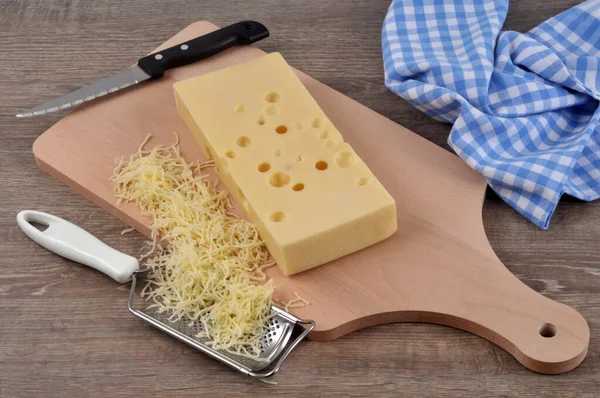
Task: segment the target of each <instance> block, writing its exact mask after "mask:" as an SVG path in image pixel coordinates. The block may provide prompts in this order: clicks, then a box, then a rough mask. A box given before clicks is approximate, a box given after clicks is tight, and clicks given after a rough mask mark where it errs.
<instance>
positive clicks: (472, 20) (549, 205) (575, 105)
mask: <svg viewBox="0 0 600 398" xmlns="http://www.w3.org/2000/svg"><path fill="white" fill-rule="evenodd" d="M507 11H508V0H496V1H494V0H453V1H441V0H440V1H436V0H394V2H393V3H392V5H391V6H390V8H389V11H388V14H387V16H386V18H385V23H384V25H383V34H382V36H383V56H384V61H385V83H386V85H387V87H388V88H389V89H390V90H392V91H393V92H395V93H397V94H398V95H400V96H401V97H402V98H404V99H405V100H407V101H408V102H410V103H411V104H412V105H414V106H415V107H416V108H418V109H420V110H421V111H423V112H425V113H426V114H428V115H429V116H431V117H433V118H435V119H437V120H441V121H444V122H447V123H454V125H453V127H452V131H451V133H450V137H449V139H448V142H449V144H450V146H451V147H452V148H453V149H454V151H455V152H456V153H457V154H458V155H459V156H460V157H461V158H462V159H463V160H464V161H465V162H467V164H468V165H469V166H471V167H472V168H474V169H475V170H477V171H479V172H480V173H481V174H483V175H484V176H485V177H486V178H487V180H488V183H489V184H490V186H491V187H492V189H493V190H494V191H495V192H496V193H498V195H499V196H500V197H501V198H502V199H504V200H505V201H506V202H507V203H508V204H510V205H511V206H513V207H514V208H515V209H516V210H517V211H518V212H520V213H521V214H523V215H524V216H525V217H527V218H528V219H530V220H531V221H532V222H534V223H535V224H536V225H538V226H539V227H540V228H543V229H546V228H548V224H549V221H550V218H551V217H552V214H553V212H554V209H555V208H556V205H557V204H558V201H559V200H560V197H561V195H562V194H563V193H567V194H569V195H572V196H574V197H576V198H579V199H582V200H586V201H590V200H594V199H597V198H598V197H600V127H599V120H600V108H599V100H600V1H587V2H585V3H582V4H580V5H578V6H576V7H574V8H571V9H569V10H567V11H565V12H563V13H562V14H560V15H557V16H556V17H554V18H552V19H550V20H548V21H546V22H544V23H542V24H541V25H539V26H537V27H535V28H534V29H532V30H530V31H529V32H527V33H518V32H513V31H502V32H501V31H500V28H501V27H502V24H503V23H504V19H505V17H506V13H507Z"/></svg>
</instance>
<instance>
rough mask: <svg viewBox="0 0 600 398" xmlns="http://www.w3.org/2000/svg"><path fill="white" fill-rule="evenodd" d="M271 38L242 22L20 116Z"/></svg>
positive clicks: (94, 95)
mask: <svg viewBox="0 0 600 398" xmlns="http://www.w3.org/2000/svg"><path fill="white" fill-rule="evenodd" d="M268 36H269V31H268V30H267V28H266V27H265V26H264V25H262V24H261V23H258V22H256V21H242V22H238V23H235V24H233V25H229V26H226V27H224V28H221V29H218V30H215V31H214V32H211V33H208V34H206V35H203V36H200V37H197V38H195V39H192V40H189V41H186V42H185V43H181V44H179V45H177V46H173V47H170V48H167V49H164V50H162V51H159V52H156V53H154V54H150V55H148V56H146V57H143V58H141V59H140V60H139V61H138V64H137V65H136V66H134V67H131V68H129V69H125V70H123V71H121V72H119V73H116V74H114V75H112V76H109V77H106V78H104V79H101V80H98V81H96V82H94V83H92V84H90V85H88V86H85V87H82V88H80V89H79V90H76V91H73V92H72V93H69V94H67V95H63V96H62V97H59V98H56V99H53V100H52V101H49V102H46V103H45V104H42V105H40V106H37V107H35V108H32V109H28V110H26V111H24V112H22V113H19V114H18V115H17V117H29V116H38V115H43V114H45V113H50V112H55V111H58V110H61V109H66V108H70V107H72V106H76V105H79V104H82V103H84V102H86V101H91V100H93V99H95V98H98V97H102V96H103V95H106V94H110V93H114V92H115V91H118V90H121V89H123V88H126V87H130V86H133V85H135V84H137V83H141V82H143V81H146V80H149V79H158V78H160V77H162V76H163V75H164V73H165V71H166V70H168V69H172V68H176V67H178V66H183V65H189V64H191V63H193V62H196V61H200V60H203V59H205V58H208V57H210V56H211V55H215V54H217V53H219V52H221V51H224V50H227V49H228V48H230V47H232V46H234V45H242V44H252V43H255V42H257V41H259V40H262V39H264V38H266V37H268Z"/></svg>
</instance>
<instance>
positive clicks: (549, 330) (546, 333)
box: [538, 323, 558, 339]
mask: <svg viewBox="0 0 600 398" xmlns="http://www.w3.org/2000/svg"><path fill="white" fill-rule="evenodd" d="M538 332H539V333H540V336H542V337H545V338H547V339H549V338H552V337H554V336H556V333H557V332H558V330H557V329H556V326H554V325H553V324H551V323H542V324H541V325H540V327H539V328H538Z"/></svg>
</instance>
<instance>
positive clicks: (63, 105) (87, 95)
mask: <svg viewBox="0 0 600 398" xmlns="http://www.w3.org/2000/svg"><path fill="white" fill-rule="evenodd" d="M150 78H151V76H150V75H149V74H148V73H146V72H144V71H143V70H142V68H140V67H139V66H137V65H136V66H134V67H132V68H129V69H125V70H124V71H121V72H119V73H116V74H114V75H112V76H109V77H106V78H104V79H101V80H98V81H96V82H94V83H92V84H90V85H89V86H85V87H82V88H80V89H79V90H76V91H73V92H72V93H69V94H67V95H63V96H62V97H58V98H56V99H53V100H52V101H48V102H46V103H45V104H42V105H40V106H36V107H35V108H31V109H28V110H26V111H25V112H22V113H19V114H18V115H17V117H30V116H38V115H43V114H44V113H50V112H56V111H58V110H62V109H67V108H70V107H72V106H76V105H79V104H82V103H84V102H86V101H91V100H93V99H95V98H98V97H102V96H104V95H106V94H110V93H114V92H116V91H119V90H121V89H124V88H126V87H130V86H133V85H134V84H138V83H140V82H143V81H145V80H148V79H150Z"/></svg>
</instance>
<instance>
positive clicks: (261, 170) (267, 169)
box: [258, 163, 271, 173]
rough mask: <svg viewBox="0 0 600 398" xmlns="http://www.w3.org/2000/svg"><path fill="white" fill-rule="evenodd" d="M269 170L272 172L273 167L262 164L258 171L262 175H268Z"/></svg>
mask: <svg viewBox="0 0 600 398" xmlns="http://www.w3.org/2000/svg"><path fill="white" fill-rule="evenodd" d="M269 170H271V165H270V164H269V163H261V164H259V165H258V171H260V172H261V173H266V172H267V171H269Z"/></svg>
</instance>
